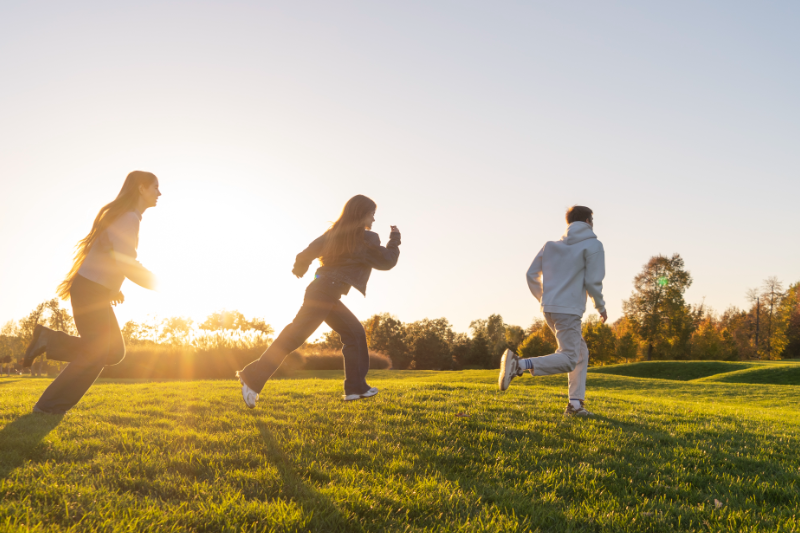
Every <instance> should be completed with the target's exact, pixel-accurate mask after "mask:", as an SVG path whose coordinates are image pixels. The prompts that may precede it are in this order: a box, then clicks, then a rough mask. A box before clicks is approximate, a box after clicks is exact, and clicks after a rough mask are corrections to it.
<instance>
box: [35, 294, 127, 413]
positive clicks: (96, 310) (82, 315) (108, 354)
mask: <svg viewBox="0 0 800 533" xmlns="http://www.w3.org/2000/svg"><path fill="white" fill-rule="evenodd" d="M80 279H81V278H78V280H80ZM78 280H76V283H74V284H73V289H72V291H70V297H71V299H72V309H73V314H74V317H75V325H76V326H77V328H78V333H80V335H81V336H80V341H81V342H75V341H73V340H68V341H66V342H67V343H69V344H68V345H69V346H71V347H72V348H73V349H75V350H78V349H80V350H81V352H82V353H80V356H78V355H77V354H76V353H71V354H67V355H66V356H67V357H69V358H70V360H71V362H70V363H69V364H68V365H67V367H66V368H64V370H63V371H62V372H61V373H60V374H59V375H58V376H57V377H56V379H54V380H53V382H52V383H50V386H49V387H47V389H45V391H44V393H42V396H41V398H39V401H38V402H37V403H36V408H38V409H39V410H41V411H45V412H48V413H65V412H66V411H68V410H69V409H70V408H72V407H73V406H74V405H75V404H77V403H78V402H79V401H80V399H81V398H82V397H83V395H84V394H86V391H87V390H89V387H91V386H92V383H94V382H95V380H96V379H97V377H98V376H99V375H100V372H102V370H103V366H105V364H106V363H107V361H108V360H109V358H111V359H117V360H119V359H120V354H119V348H120V343H121V339H122V335H121V333H120V331H119V325H118V323H117V319H116V317H115V316H114V310H113V309H112V308H111V303H110V302H109V299H108V296H109V295H108V291H107V290H105V291H104V290H103V288H102V287H100V286H99V285H97V284H95V283H92V282H83V281H80V282H79V281H78ZM57 338H58V337H57ZM61 338H62V339H63V337H61ZM73 339H75V337H73ZM65 346H67V344H65ZM48 348H49V346H48ZM66 353H67V352H66V351H64V352H63V353H62V354H61V355H65V354H66ZM122 354H123V355H124V344H122ZM48 355H49V353H48Z"/></svg>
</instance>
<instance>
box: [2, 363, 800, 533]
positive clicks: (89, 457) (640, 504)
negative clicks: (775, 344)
mask: <svg viewBox="0 0 800 533" xmlns="http://www.w3.org/2000/svg"><path fill="white" fill-rule="evenodd" d="M314 376H315V377H313V378H312V377H311V376H310V375H309V374H303V377H304V378H305V379H286V380H277V381H274V382H271V383H269V384H268V386H267V388H266V389H265V390H264V393H263V394H262V397H261V399H260V400H259V403H258V407H257V408H256V409H255V410H252V411H251V410H248V409H246V408H245V407H244V405H243V403H242V400H241V396H240V393H239V388H238V386H237V384H236V382H235V381H233V380H231V381H230V382H227V381H202V382H160V383H157V382H131V381H127V382H102V381H101V382H98V384H96V386H95V387H93V388H92V389H91V390H90V392H89V393H88V394H87V396H86V397H85V398H84V400H83V401H82V402H81V403H80V404H79V405H78V407H77V408H75V409H74V410H73V412H71V413H69V414H67V415H66V416H64V417H50V416H39V415H31V414H28V413H29V411H30V408H31V406H32V405H33V403H34V402H35V400H36V398H37V397H38V395H39V394H40V393H41V391H42V390H43V389H44V387H45V386H46V385H47V383H48V382H49V381H48V380H44V379H31V378H4V379H2V380H0V391H2V392H1V393H0V496H2V500H1V501H2V503H1V504H0V505H1V506H0V529H6V530H12V531H13V530H21V531H23V530H29V529H30V530H34V531H35V530H42V531H44V530H48V531H51V530H62V531H92V530H96V531H169V530H193V531H535V530H537V529H538V530H540V531H692V530H696V531H708V530H714V531H793V530H797V529H798V516H797V510H796V509H797V508H798V507H800V505H798V504H800V497H798V493H800V487H798V474H800V459H798V454H797V453H796V450H797V445H798V433H799V432H798V427H799V426H800V424H799V422H800V419H799V417H798V414H797V409H796V403H795V404H794V406H792V407H789V408H787V407H786V402H783V404H781V402H776V401H775V400H776V396H775V394H776V393H775V391H774V390H773V389H776V388H777V389H780V390H782V391H784V392H783V394H784V395H790V396H791V395H795V394H796V392H797V390H796V389H797V387H793V386H767V387H764V386H760V385H744V384H723V383H692V382H677V381H672V382H667V381H662V380H647V379H641V378H628V377H622V376H615V375H609V374H606V375H600V374H590V379H589V392H588V395H589V407H590V409H592V410H593V411H595V412H596V413H598V415H599V416H598V417H597V419H595V420H572V419H564V417H563V416H562V415H561V413H562V411H563V408H564V406H565V404H566V397H565V396H564V391H565V389H566V387H565V385H566V381H565V379H564V378H545V379H540V378H536V379H533V378H530V377H524V378H521V379H519V380H516V381H515V382H514V384H513V385H512V387H511V389H510V390H509V391H508V392H506V393H499V392H498V391H497V388H496V373H495V372H493V371H464V372H396V371H376V372H371V373H370V384H372V385H374V386H377V387H379V388H380V389H381V393H380V394H379V395H378V396H376V397H374V398H371V399H369V400H363V401H358V402H342V401H341V400H340V395H341V373H337V372H320V373H316V374H314Z"/></svg>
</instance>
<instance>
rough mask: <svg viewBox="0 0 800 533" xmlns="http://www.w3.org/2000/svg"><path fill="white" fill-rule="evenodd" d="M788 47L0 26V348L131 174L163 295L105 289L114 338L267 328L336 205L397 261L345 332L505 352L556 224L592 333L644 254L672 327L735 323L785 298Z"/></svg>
mask: <svg viewBox="0 0 800 533" xmlns="http://www.w3.org/2000/svg"><path fill="white" fill-rule="evenodd" d="M798 24H800V4H798V3H797V2H790V1H786V2H760V3H752V2H731V1H725V2H722V1H716V2H703V3H697V2H688V1H677V2H647V3H643V2H632V1H631V2H622V1H615V2H513V1H509V2H501V3H498V2H473V1H459V2H455V1H424V2H422V1H404V2H367V1H363V2H361V1H359V2H355V1H339V2H322V1H306V2H264V1H259V2H241V1H239V2H236V1H225V2H221V1H219V2H214V1H206V2H174V1H168V0H167V1H165V0H159V1H158V2H148V1H138V2H126V3H123V2H112V3H109V2H80V1H76V2H68V3H65V2H35V3H32V2H22V1H15V0H7V1H4V2H3V3H2V4H0V73H1V74H0V180H1V183H2V185H1V186H0V187H1V188H0V254H1V255H0V257H1V258H2V259H0V324H2V323H4V322H6V321H8V320H12V319H19V318H22V317H24V316H25V315H27V314H28V313H29V312H30V311H31V310H32V309H33V307H34V306H35V305H36V304H38V303H39V302H42V301H44V300H48V299H51V298H53V297H54V295H55V288H56V286H57V285H58V283H59V282H60V281H61V280H62V279H63V277H64V275H65V274H66V272H67V271H68V270H69V267H70V264H71V258H72V253H73V248H74V245H75V243H76V242H77V241H78V240H80V239H81V238H82V237H84V236H85V235H86V234H87V233H88V231H89V229H90V227H91V223H92V220H93V219H94V217H95V216H96V214H97V212H98V210H99V209H100V207H101V206H103V205H104V204H105V203H107V202H109V201H111V200H112V199H113V198H114V197H115V196H116V194H117V192H118V191H119V189H120V187H121V185H122V182H123V180H124V178H125V175H126V174H127V173H128V172H129V171H131V170H146V171H150V172H153V173H155V174H156V175H157V176H158V177H159V180H160V184H161V191H162V193H163V196H162V198H161V200H160V201H159V205H158V206H157V207H156V208H154V209H151V210H148V211H147V212H146V213H145V214H144V218H143V220H142V223H141V232H140V239H139V259H140V260H141V262H142V263H143V264H144V265H145V266H146V267H147V268H149V269H151V270H152V271H154V272H155V273H156V274H157V275H158V276H159V277H160V279H161V289H160V290H159V291H158V292H150V291H147V290H144V289H141V288H139V287H136V286H135V285H132V284H131V283H130V282H127V281H126V282H125V285H124V286H123V289H122V290H123V292H124V293H125V295H126V302H125V304H123V305H121V306H119V307H117V308H116V312H117V315H118V317H119V320H120V322H121V323H122V322H125V321H127V320H131V319H133V320H137V321H139V320H145V319H151V318H153V317H167V316H187V317H191V318H193V319H195V320H200V321H202V320H203V318H204V317H205V316H207V315H208V314H210V313H211V312H213V311H216V310H220V309H237V310H239V311H241V312H242V313H244V314H245V315H246V316H247V317H262V318H264V319H266V321H267V322H268V323H270V324H272V325H273V326H274V327H275V328H276V329H280V328H282V327H283V326H284V325H286V324H287V323H288V322H290V321H291V319H292V318H293V316H294V315H295V313H296V312H297V310H298V309H299V306H300V304H301V302H302V297H303V292H304V289H305V287H306V285H307V284H308V282H309V281H310V280H311V279H312V277H311V275H307V276H306V278H304V279H301V280H298V279H296V278H295V277H294V276H293V275H292V274H291V268H292V264H293V262H294V257H295V255H296V254H297V253H299V252H300V251H301V250H303V249H304V248H305V246H306V245H307V244H308V243H309V242H310V241H311V240H313V239H314V238H315V237H317V236H318V235H320V234H321V233H322V232H323V231H324V230H325V229H326V228H327V227H328V225H329V224H330V223H331V222H332V221H333V220H335V219H336V218H337V216H338V215H339V213H340V211H341V208H342V206H343V205H344V202H345V201H347V199H348V198H350V197H351V196H353V195H355V194H366V195H368V196H370V197H371V198H373V199H374V200H375V201H376V203H377V205H378V210H377V213H376V219H377V220H376V223H375V226H374V229H375V230H376V231H378V233H379V234H380V235H381V238H382V239H383V241H384V242H385V241H386V240H388V236H389V235H388V233H389V225H391V224H394V225H397V226H398V227H399V228H400V230H401V232H402V240H403V244H402V246H401V254H400V260H399V262H398V265H397V267H396V268H395V269H393V270H391V271H389V272H373V275H372V278H371V280H370V282H369V288H368V291H367V297H366V298H364V297H363V296H361V295H360V294H359V293H358V292H357V291H355V290H353V291H351V293H350V294H349V295H348V296H346V297H345V298H344V302H345V303H346V305H348V307H350V308H351V309H352V310H353V312H354V313H355V314H356V315H357V316H359V317H360V318H362V319H366V318H368V317H369V316H370V315H372V314H374V313H379V312H389V313H391V314H394V315H396V316H397V317H398V318H400V319H401V320H403V321H405V322H411V321H415V320H420V319H423V318H426V317H427V318H439V317H445V318H447V319H448V320H449V321H450V322H451V323H452V324H453V327H454V329H455V330H456V331H468V328H469V324H470V322H471V321H472V320H475V319H478V318H486V317H487V316H489V315H490V314H493V313H499V314H501V315H502V316H503V318H504V319H505V321H506V323H508V324H517V325H522V326H523V327H525V326H527V325H529V324H530V323H531V322H532V321H533V320H534V319H535V318H538V317H541V316H542V315H541V311H540V309H539V305H538V303H537V302H536V301H535V300H534V298H533V297H532V296H531V294H530V292H529V290H528V288H527V284H526V282H525V273H526V271H527V268H528V266H529V265H530V263H531V261H532V259H533V257H534V256H535V255H536V253H537V251H538V250H539V249H540V248H541V247H542V245H543V244H544V243H545V242H546V241H548V240H556V239H558V238H559V237H560V236H561V234H562V233H563V232H564V229H565V222H564V213H565V211H566V209H567V208H568V207H569V206H571V205H574V204H578V205H586V206H589V207H590V208H592V209H593V210H594V213H595V214H594V225H595V232H596V234H597V236H598V238H599V239H600V240H601V241H602V242H603V244H604V246H605V250H606V270H607V275H606V279H605V284H604V294H605V297H606V301H607V308H608V314H609V319H610V320H611V321H613V320H615V319H617V318H619V317H620V316H621V314H622V302H623V300H625V299H627V298H628V297H629V296H630V294H631V290H632V280H633V278H634V276H635V275H636V274H637V273H638V272H639V271H640V270H641V269H642V266H643V265H644V264H645V263H646V262H647V261H648V259H649V258H650V257H651V256H653V255H656V254H673V253H679V254H681V256H682V257H683V258H684V260H685V262H686V267H687V269H688V270H689V271H690V273H691V275H692V278H693V280H694V283H693V285H692V286H691V288H690V289H689V290H688V291H687V293H686V300H687V301H688V302H689V303H695V304H696V303H700V302H705V304H706V305H707V306H710V307H712V308H714V309H716V310H718V311H722V310H724V309H725V308H727V307H728V306H730V305H735V306H738V307H744V306H746V305H747V301H746V298H745V293H746V291H747V289H749V288H751V287H757V286H759V285H760V284H761V282H762V280H764V279H765V278H766V277H768V276H777V277H778V278H779V279H781V280H782V281H783V282H784V283H785V284H788V283H791V282H796V281H800V246H798V245H797V243H798V242H800V230H799V229H798V228H800V223H799V222H798V214H797V202H798V197H799V196H800V195H799V194H798V193H800V150H799V149H798V146H800V99H798V95H799V94H800V59H798V58H800V32H798V31H797V27H798ZM312 272H313V271H312ZM589 307H591V306H589ZM148 317H150V318H148ZM323 330H324V327H323V329H320V330H319V331H318V333H321V332H322V331H323Z"/></svg>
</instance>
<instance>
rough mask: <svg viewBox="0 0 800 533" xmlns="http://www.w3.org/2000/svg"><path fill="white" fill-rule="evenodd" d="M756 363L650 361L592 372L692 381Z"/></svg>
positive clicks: (602, 367) (614, 366)
mask: <svg viewBox="0 0 800 533" xmlns="http://www.w3.org/2000/svg"><path fill="white" fill-rule="evenodd" d="M754 364H756V363H739V362H728V361H648V362H641V363H631V364H627V365H609V366H598V367H594V368H592V369H591V370H590V372H596V373H598V374H615V375H617V376H628V377H631V378H652V379H669V380H675V381H691V380H693V379H700V378H705V377H709V376H713V375H716V374H721V373H723V372H733V371H736V370H744V369H747V368H750V367H752V366H753V365H754Z"/></svg>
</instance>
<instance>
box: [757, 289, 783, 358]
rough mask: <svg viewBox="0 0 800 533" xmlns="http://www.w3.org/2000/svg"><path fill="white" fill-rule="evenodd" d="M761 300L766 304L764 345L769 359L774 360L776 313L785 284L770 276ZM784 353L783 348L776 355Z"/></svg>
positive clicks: (762, 291)
mask: <svg viewBox="0 0 800 533" xmlns="http://www.w3.org/2000/svg"><path fill="white" fill-rule="evenodd" d="M761 288H762V290H761V300H762V301H763V302H764V311H765V313H764V315H765V316H764V318H765V319H766V320H765V326H766V331H765V333H766V335H765V338H764V343H765V347H766V352H767V359H772V355H773V350H772V348H773V346H772V344H773V336H774V334H775V330H776V328H775V312H776V311H777V309H778V307H779V306H780V303H781V300H782V299H783V296H784V294H783V283H781V282H780V281H779V280H778V278H776V277H775V276H770V277H768V278H767V279H765V280H764V283H763V285H762V286H761ZM781 351H782V347H779V349H778V350H776V355H777V354H779V353H780V352H781Z"/></svg>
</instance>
